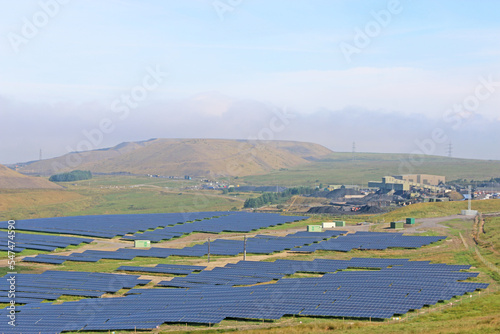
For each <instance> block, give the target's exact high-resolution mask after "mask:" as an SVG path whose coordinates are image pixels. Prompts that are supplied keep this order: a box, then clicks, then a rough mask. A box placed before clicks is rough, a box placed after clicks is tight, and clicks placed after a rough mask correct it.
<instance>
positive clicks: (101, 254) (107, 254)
mask: <svg viewBox="0 0 500 334" xmlns="http://www.w3.org/2000/svg"><path fill="white" fill-rule="evenodd" d="M307 233H309V235H310V236H309V237H296V236H295V235H294V234H290V235H287V236H286V237H273V236H266V235H261V236H256V237H254V238H248V239H247V252H248V253H258V254H271V253H273V252H280V251H283V250H286V249H292V248H294V247H300V246H303V245H306V244H311V243H313V242H319V241H321V240H323V239H324V238H328V236H336V235H339V234H341V233H346V232H345V231H329V234H328V235H323V236H320V237H317V236H316V234H315V233H313V232H307ZM300 235H303V234H300ZM243 250H244V241H243V240H224V239H217V240H214V241H213V242H211V243H210V253H211V254H213V255H237V254H240V253H243ZM207 254H208V243H204V244H202V245H195V246H192V247H185V248H182V249H178V248H159V247H152V248H150V249H129V248H120V249H118V250H116V251H95V250H86V251H84V252H82V253H73V254H71V255H66V256H65V255H52V254H39V255H37V256H35V257H25V258H24V259H23V261H27V262H39V263H51V264H61V263H63V262H64V261H78V262H97V261H99V260H101V259H119V260H131V259H133V258H135V257H138V256H139V257H156V258H167V257H169V256H171V255H177V256H192V257H201V256H205V255H207Z"/></svg>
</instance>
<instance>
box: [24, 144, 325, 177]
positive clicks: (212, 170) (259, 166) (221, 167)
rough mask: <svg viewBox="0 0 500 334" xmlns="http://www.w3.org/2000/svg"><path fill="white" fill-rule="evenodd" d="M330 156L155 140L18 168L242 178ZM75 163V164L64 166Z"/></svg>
mask: <svg viewBox="0 0 500 334" xmlns="http://www.w3.org/2000/svg"><path fill="white" fill-rule="evenodd" d="M331 153H333V152H332V151H331V150H329V149H327V148H325V147H323V146H321V145H319V144H314V143H306V142H299V141H289V140H276V141H275V140H272V141H261V140H244V139H238V140H236V139H206V138H155V139H149V140H145V141H139V142H123V143H120V144H118V145H115V146H113V147H109V148H104V149H97V150H92V151H85V152H70V153H67V154H65V155H63V156H60V157H56V158H52V159H46V160H42V161H35V162H28V163H24V164H21V165H20V168H19V171H20V172H22V173H25V174H33V173H36V174H41V175H51V174H54V173H58V172H65V171H69V170H72V169H83V170H90V171H92V172H94V173H118V172H129V173H132V174H159V175H168V176H170V175H172V176H182V175H192V176H245V175H256V174H262V173H266V172H269V171H271V170H275V169H281V168H289V167H293V166H297V165H300V164H307V163H310V161H314V160H316V159H321V158H324V157H326V156H328V155H329V154H331ZM75 161H79V163H78V164H75V163H68V162H75Z"/></svg>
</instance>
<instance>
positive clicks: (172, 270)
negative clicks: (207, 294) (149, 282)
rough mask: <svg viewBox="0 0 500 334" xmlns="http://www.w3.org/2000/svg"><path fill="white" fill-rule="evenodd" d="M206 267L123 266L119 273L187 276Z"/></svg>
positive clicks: (165, 265) (169, 265) (166, 265)
mask: <svg viewBox="0 0 500 334" xmlns="http://www.w3.org/2000/svg"><path fill="white" fill-rule="evenodd" d="M205 268H206V267H204V266H189V265H181V264H157V265H156V266H155V267H137V266H121V267H118V269H116V270H118V271H120V270H121V271H133V272H147V273H161V274H175V275H187V274H190V273H192V272H197V271H202V270H203V269H205Z"/></svg>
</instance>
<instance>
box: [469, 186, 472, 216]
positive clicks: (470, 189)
mask: <svg viewBox="0 0 500 334" xmlns="http://www.w3.org/2000/svg"><path fill="white" fill-rule="evenodd" d="M471 191H472V186H470V185H469V211H470V210H471V207H472V195H471Z"/></svg>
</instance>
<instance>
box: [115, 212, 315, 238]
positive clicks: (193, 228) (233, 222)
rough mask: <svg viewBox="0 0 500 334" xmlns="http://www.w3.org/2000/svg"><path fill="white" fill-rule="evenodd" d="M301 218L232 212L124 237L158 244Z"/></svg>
mask: <svg viewBox="0 0 500 334" xmlns="http://www.w3.org/2000/svg"><path fill="white" fill-rule="evenodd" d="M307 218H308V217H302V216H293V217H292V216H280V215H278V214H269V213H248V212H238V213H235V212H232V213H231V214H229V215H227V216H222V217H218V218H212V219H210V220H202V221H194V222H192V223H188V224H182V225H176V226H168V227H165V228H162V229H157V230H154V231H146V232H144V233H135V234H134V235H133V236H124V237H123V239H128V240H144V239H146V240H150V241H153V242H159V241H162V240H170V239H172V238H175V237H177V236H179V235H182V234H189V233H193V232H207V233H221V232H225V231H226V232H242V233H248V232H250V231H255V230H258V229H261V228H266V227H272V226H276V225H283V224H285V223H289V222H293V221H297V220H302V219H307Z"/></svg>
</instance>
